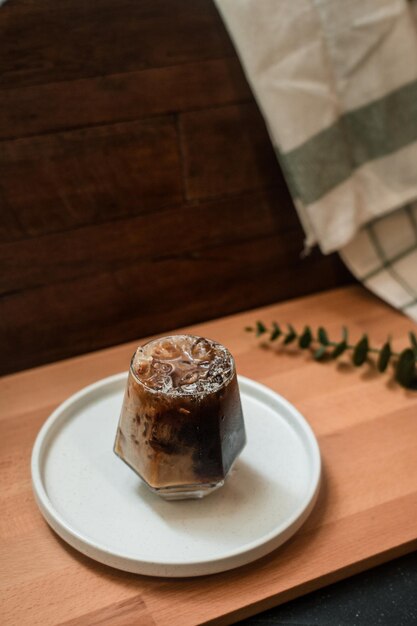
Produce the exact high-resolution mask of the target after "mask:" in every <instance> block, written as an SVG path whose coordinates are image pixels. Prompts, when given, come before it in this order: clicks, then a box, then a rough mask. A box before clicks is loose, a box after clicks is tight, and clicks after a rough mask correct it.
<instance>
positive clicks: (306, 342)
mask: <svg viewBox="0 0 417 626" xmlns="http://www.w3.org/2000/svg"><path fill="white" fill-rule="evenodd" d="M312 341H313V334H312V332H311V328H310V327H309V326H306V327H305V328H304V330H303V333H302V335H301V337H300V339H299V340H298V345H299V346H300V348H303V349H304V348H308V347H309V346H310V344H311V342H312Z"/></svg>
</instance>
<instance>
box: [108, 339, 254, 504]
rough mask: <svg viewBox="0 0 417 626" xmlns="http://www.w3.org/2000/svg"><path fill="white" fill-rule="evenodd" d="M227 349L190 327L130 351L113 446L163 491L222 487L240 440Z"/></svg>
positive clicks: (170, 495) (193, 494) (177, 494)
mask: <svg viewBox="0 0 417 626" xmlns="http://www.w3.org/2000/svg"><path fill="white" fill-rule="evenodd" d="M245 441H246V437H245V427H244V422H243V414H242V407H241V402H240V396H239V389H238V384H237V377H236V369H235V364H234V360H233V357H232V355H231V354H230V352H229V351H228V350H227V349H226V348H225V347H224V346H222V345H221V344H219V343H216V342H215V341H211V340H209V339H205V338H203V337H196V336H193V335H173V336H170V337H163V338H160V339H155V340H153V341H150V342H149V343H147V344H145V345H144V346H142V347H139V348H138V349H137V351H136V352H135V354H134V355H133V358H132V362H131V366H130V371H129V377H128V381H127V386H126V390H125V396H124V400H123V407H122V412H121V416H120V420H119V426H118V430H117V434H116V442H115V447H114V450H115V452H116V454H117V455H118V456H119V457H120V458H121V459H122V460H123V461H125V462H126V463H127V464H128V465H129V466H130V467H131V468H132V469H133V470H135V472H137V474H138V475H139V476H140V477H141V478H142V479H143V480H144V481H145V483H147V485H148V486H149V487H150V489H152V490H153V491H155V492H157V493H159V494H160V495H161V496H163V497H165V498H167V499H179V498H198V497H202V496H204V495H206V494H208V493H210V492H211V491H213V490H214V489H216V488H218V487H220V486H221V485H222V484H223V482H224V479H225V477H226V475H227V473H228V472H229V470H230V468H231V466H232V464H233V462H234V461H235V459H236V458H237V456H238V455H239V454H240V452H241V451H242V449H243V447H244V445H245Z"/></svg>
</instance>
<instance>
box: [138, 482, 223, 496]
mask: <svg viewBox="0 0 417 626" xmlns="http://www.w3.org/2000/svg"><path fill="white" fill-rule="evenodd" d="M143 482H144V483H145V485H146V486H147V487H148V489H150V490H151V491H152V492H153V493H156V494H157V495H158V496H160V497H161V498H163V499H164V500H197V499H199V498H204V497H205V496H208V495H209V494H210V493H212V492H213V491H216V489H219V488H220V487H222V486H223V485H224V480H219V482H217V483H208V484H206V485H174V486H173V487H161V488H160V489H157V488H155V487H151V486H150V485H148V483H147V482H146V481H143Z"/></svg>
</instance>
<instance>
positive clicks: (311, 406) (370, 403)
mask: <svg viewBox="0 0 417 626" xmlns="http://www.w3.org/2000/svg"><path fill="white" fill-rule="evenodd" d="M260 318H261V319H263V320H264V321H267V322H268V321H272V320H273V319H275V320H277V321H280V322H287V321H291V322H292V323H294V325H296V326H297V327H299V326H302V325H303V324H305V323H309V324H311V325H313V326H318V325H320V324H324V325H326V327H327V328H328V330H329V333H330V334H331V335H337V334H338V333H340V327H341V326H342V325H344V324H346V325H348V326H349V328H350V330H351V335H352V339H355V338H358V337H359V336H360V335H361V334H362V333H363V332H368V333H369V334H370V337H371V339H372V342H373V343H374V344H376V345H378V344H381V343H382V342H383V341H384V340H385V338H386V335H387V334H388V333H391V334H392V335H393V341H394V345H395V346H396V347H397V348H399V347H401V345H403V344H404V343H405V342H406V340H407V332H408V330H410V329H411V328H412V326H413V325H412V324H411V323H410V321H409V320H408V319H406V318H405V317H403V316H402V315H400V314H399V313H397V312H395V311H393V310H392V309H390V308H389V307H387V306H386V305H384V304H382V303H381V302H380V301H378V300H376V299H375V298H374V297H373V296H371V295H369V294H368V293H367V292H365V290H363V289H362V288H360V287H347V288H342V289H337V290H334V291H331V292H327V293H322V294H318V295H314V296H310V297H306V298H303V299H298V300H293V301H291V302H287V303H281V304H278V305H273V306H269V307H266V308H264V309H259V310H256V311H248V312H246V313H241V314H238V315H234V316H231V317H227V318H224V319H219V320H217V321H212V322H209V323H205V324H201V325H198V326H194V327H192V331H193V332H195V333H200V334H203V335H207V336H209V337H212V338H214V339H217V340H219V341H221V342H223V343H225V344H226V345H228V346H229V348H230V349H231V350H232V352H233V353H234V355H235V357H236V362H237V367H238V371H239V373H240V374H242V375H244V376H249V377H251V378H253V379H255V380H258V381H260V382H262V383H264V384H266V385H268V386H269V387H271V388H272V389H274V390H276V391H278V392H279V393H281V394H282V395H284V396H285V397H286V398H288V399H289V400H290V401H291V402H292V403H293V404H294V405H295V406H296V407H297V408H298V409H299V410H300V411H301V412H302V413H303V414H304V416H305V417H306V419H307V420H308V421H309V423H310V424H311V426H312V428H313V429H314V431H315V433H316V435H317V437H318V440H319V444H320V448H321V452H322V458H323V466H324V476H323V484H322V487H321V492H320V496H319V501H318V503H317V506H316V507H315V509H314V511H313V513H312V514H311V516H310V518H309V519H308V521H307V522H306V524H305V525H304V526H303V527H302V529H301V530H300V531H299V532H298V533H297V534H296V535H295V536H294V537H293V538H291V539H290V540H289V541H288V542H287V543H286V544H285V545H284V546H282V547H281V548H279V549H278V550H276V551H274V552H273V553H271V554H270V555H269V556H267V557H264V558H262V559H260V560H259V561H256V562H254V563H252V564H250V565H247V566H244V567H242V568H240V569H236V570H232V571H230V572H225V573H223V574H216V575H213V576H206V577H202V578H195V579H192V578H189V579H157V578H147V577H144V576H137V575H133V574H127V573H124V572H120V571H117V570H114V569H111V568H108V567H106V566H103V565H100V564H98V563H96V562H94V561H92V560H90V559H89V558H87V557H84V556H82V555H81V554H79V553H78V552H76V551H75V550H74V549H72V548H70V547H69V546H67V545H66V544H65V543H64V542H63V541H61V540H60V539H59V538H58V537H57V536H56V535H55V534H54V533H53V532H52V531H51V530H50V529H49V527H48V526H47V524H46V523H45V522H44V520H43V518H42V517H41V514H40V512H39V511H38V509H37V507H36V505H35V502H34V499H33V496H32V493H31V484H30V470H29V459H30V453H31V448H32V445H33V442H34V439H35V437H36V434H37V432H38V431H39V429H40V427H41V425H42V424H43V422H44V421H45V419H46V418H47V417H48V415H49V414H50V413H51V411H52V410H53V409H54V408H55V407H56V406H57V405H58V404H59V403H60V402H62V401H63V400H64V399H65V398H67V397H68V396H69V395H70V394H72V393H74V392H75V391H77V390H79V389H80V388H81V387H83V386H85V385H87V384H90V383H92V382H93V381H96V380H98V379H100V378H102V377H104V376H108V375H111V374H114V373H117V372H120V371H122V370H124V369H126V368H127V365H128V362H129V359H130V356H131V353H132V352H133V350H134V347H135V345H136V342H134V343H130V344H125V345H121V346H119V347H116V348H112V349H107V350H104V351H101V352H95V353H92V354H89V355H86V356H83V357H77V358H74V359H71V360H67V361H62V362H59V363H56V364H52V365H48V366H44V367H41V368H37V369H33V370H29V371H25V372H21V373H18V374H14V375H11V376H7V377H4V378H3V379H2V380H1V381H0V397H1V409H0V454H1V458H0V468H1V484H2V489H1V492H0V510H1V517H0V550H1V554H0V563H1V579H0V597H1V605H0V607H1V608H0V611H1V618H0V619H1V623H2V624H5V625H14V624H16V625H25V624H30V625H31V626H33V625H42V626H45V625H49V624H50V625H55V624H67V625H68V624H71V626H81V625H83V624H88V625H92V624H106V625H107V624H108V625H109V626H110V625H111V626H127V625H131V624H140V625H142V624H144V625H148V624H149V625H160V626H163V625H168V624H169V625H170V626H176V625H178V626H191V625H193V624H203V623H219V624H227V623H232V622H233V621H236V620H238V619H239V618H243V617H244V616H248V615H251V614H254V613H256V612H259V611H261V610H262V609H265V608H268V607H271V606H273V605H276V604H279V603H282V602H285V601H286V600H289V599H291V598H294V597H296V596H299V595H301V594H304V593H306V592H308V591H310V590H313V589H315V588H318V587H321V586H324V585H326V584H328V583H331V582H334V581H336V580H339V579H341V578H343V577H346V576H348V575H350V574H353V573H355V572H358V571H361V570H363V569H365V568H368V567H371V566H373V565H376V564H378V563H381V562H383V561H386V560H388V559H390V558H393V557H395V556H398V555H401V554H404V553H406V552H407V551H411V550H412V549H414V548H416V547H417V527H416V523H415V522H416V519H417V460H416V453H415V442H416V440H417V419H416V413H417V394H416V392H413V391H408V390H404V389H403V388H401V387H399V386H398V385H397V384H396V383H395V382H394V381H393V380H392V378H391V377H390V375H389V374H385V375H380V374H377V373H376V371H375V370H374V368H373V367H372V364H366V365H365V366H364V367H362V368H361V369H356V368H354V367H352V366H351V365H350V364H349V360H348V358H347V357H345V356H344V357H342V359H341V360H340V362H338V363H334V362H329V363H322V364H320V363H316V362H315V361H314V360H313V359H312V356H311V354H309V353H308V352H305V351H299V350H297V349H294V348H286V349H280V348H278V349H276V348H274V349H268V348H262V347H261V346H260V345H259V342H258V340H256V339H255V338H254V337H253V336H250V335H248V334H246V333H245V332H244V331H243V327H244V326H246V325H248V324H251V323H253V322H254V321H255V320H256V319H260ZM414 330H415V328H414ZM116 419H117V418H116ZM248 497H250V494H248Z"/></svg>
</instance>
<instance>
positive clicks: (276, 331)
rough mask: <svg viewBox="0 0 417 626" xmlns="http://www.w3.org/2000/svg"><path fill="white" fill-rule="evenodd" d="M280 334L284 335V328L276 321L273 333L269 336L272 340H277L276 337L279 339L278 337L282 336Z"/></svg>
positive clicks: (273, 324)
mask: <svg viewBox="0 0 417 626" xmlns="http://www.w3.org/2000/svg"><path fill="white" fill-rule="evenodd" d="M280 335H282V330H281V329H280V327H279V326H278V324H277V323H276V322H272V333H271V336H270V338H269V339H270V341H275V340H276V339H278V337H280Z"/></svg>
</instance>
